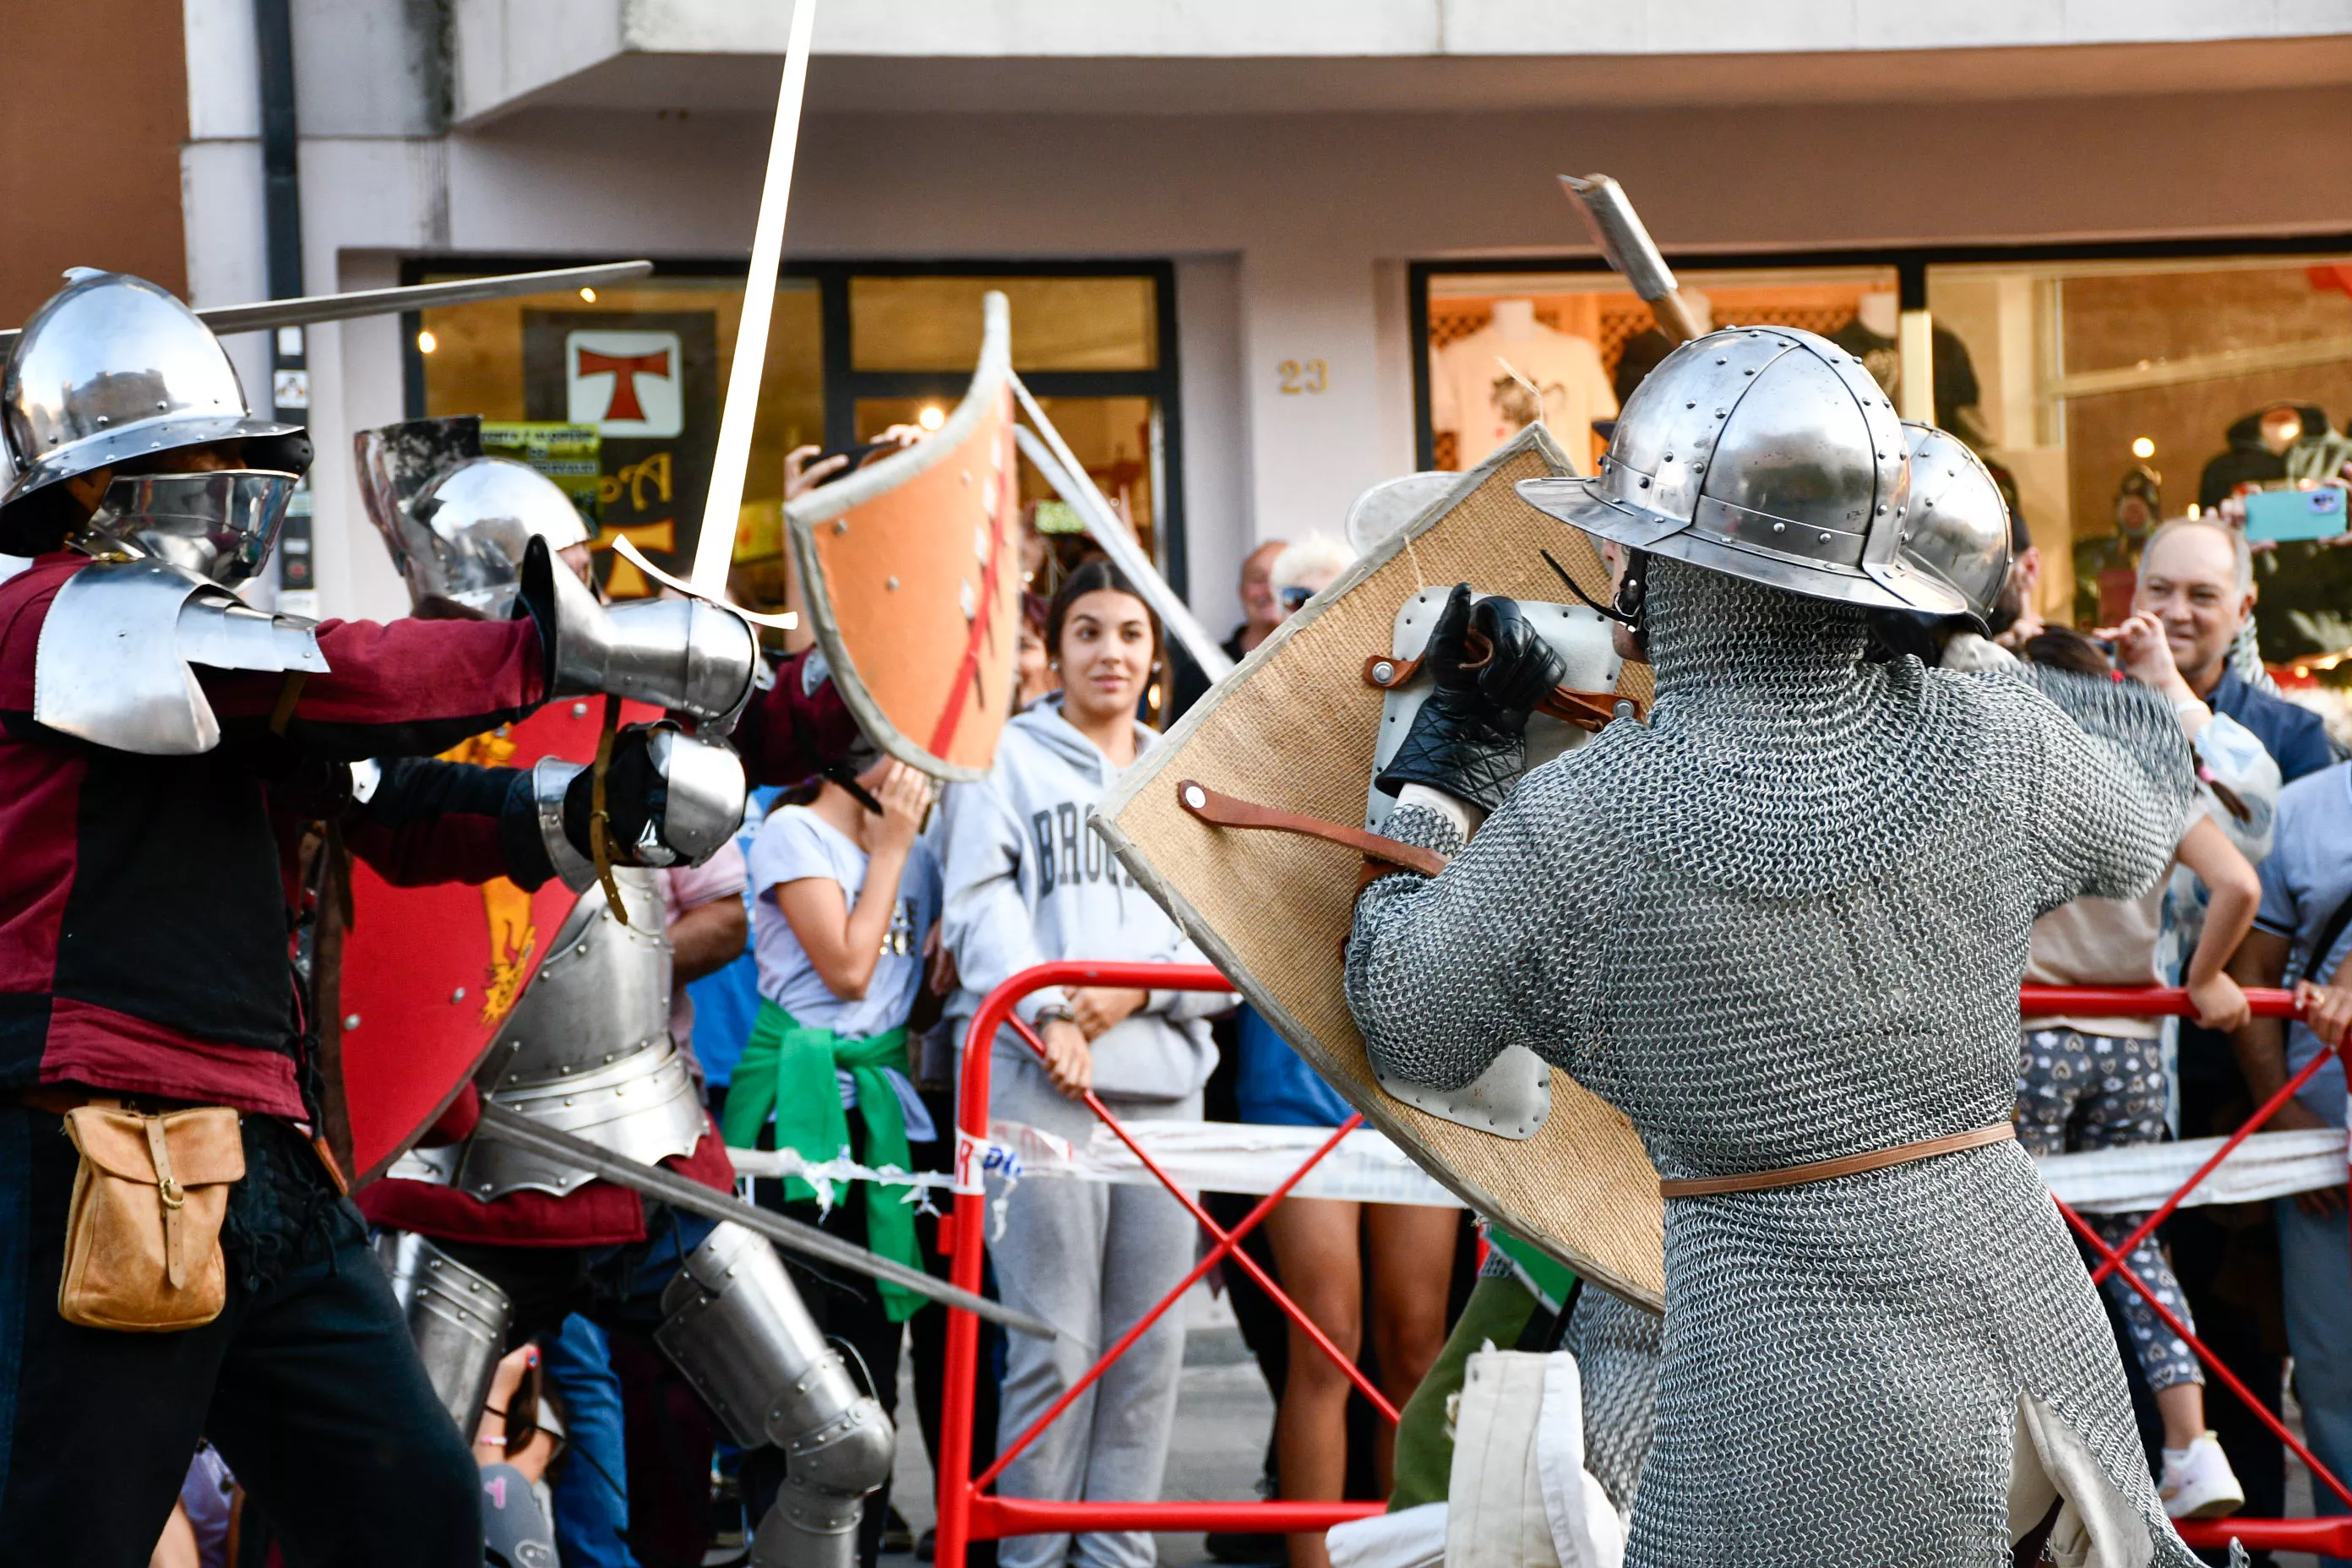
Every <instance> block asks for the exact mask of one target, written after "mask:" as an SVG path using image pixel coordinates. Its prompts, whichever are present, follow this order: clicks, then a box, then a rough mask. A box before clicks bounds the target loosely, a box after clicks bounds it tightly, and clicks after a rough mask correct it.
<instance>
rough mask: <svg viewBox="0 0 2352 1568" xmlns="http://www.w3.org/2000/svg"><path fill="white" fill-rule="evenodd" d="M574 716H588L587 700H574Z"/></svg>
mask: <svg viewBox="0 0 2352 1568" xmlns="http://www.w3.org/2000/svg"><path fill="white" fill-rule="evenodd" d="M572 717H573V718H574V719H585V718H586V717H588V704H586V703H585V702H574V703H573V704H572Z"/></svg>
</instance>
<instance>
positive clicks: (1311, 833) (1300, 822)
mask: <svg viewBox="0 0 2352 1568" xmlns="http://www.w3.org/2000/svg"><path fill="white" fill-rule="evenodd" d="M1176 804H1177V805H1180V806H1181V807H1183V808H1184V810H1185V811H1186V812H1187V813H1189V814H1190V815H1192V816H1197V817H1199V818H1200V819H1201V820H1202V822H1206V823H1210V824H1212V825H1213V826H1218V827H1263V828H1268V829H1271V830H1273V831H1275V832H1277V833H1297V834H1303V835H1305V836H1306V837H1309V838H1320V839H1323V840H1324V841H1325V842H1327V843H1331V844H1338V845H1340V846H1342V847H1346V848H1349V849H1353V850H1355V851H1357V852H1358V853H1359V854H1361V855H1362V856H1363V857H1364V858H1366V859H1369V860H1378V861H1381V862H1382V863H1384V864H1386V865H1390V866H1402V868H1405V869H1406V870H1408V871H1418V872H1420V873H1421V874H1422V875H1423V876H1424V877H1434V876H1436V875H1437V874H1438V873H1439V872H1440V871H1443V870H1444V869H1445V862H1446V857H1445V856H1444V855H1441V854H1439V853H1438V852H1437V851H1436V850H1434V849H1423V848H1422V847H1420V846H1419V845H1416V844H1407V843H1405V842H1404V841H1403V840H1402V839H1398V838H1390V837H1384V836H1383V835H1381V834H1378V833H1373V832H1370V831H1369V830H1367V829H1365V828H1361V827H1342V826H1339V824H1338V823H1336V822H1325V821H1324V820H1322V818H1320V817H1315V816H1307V815H1305V814H1304V813H1302V812H1296V811H1285V810H1283V809H1282V808H1280V807H1279V806H1272V805H1257V804H1256V803H1255V802H1254V801H1246V800H1241V799H1237V798H1236V797H1234V796H1233V795H1222V794H1220V793H1218V792H1217V791H1215V790H1213V789H1211V788H1210V787H1209V786H1208V785H1206V784H1196V783H1194V782H1193V781H1192V780H1191V779H1184V780H1182V781H1181V782H1180V783H1179V784H1177V785H1176Z"/></svg>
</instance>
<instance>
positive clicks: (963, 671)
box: [924, 393, 1013, 757]
mask: <svg viewBox="0 0 2352 1568" xmlns="http://www.w3.org/2000/svg"><path fill="white" fill-rule="evenodd" d="M1011 395H1012V394H1010V393H1007V394H1005V396H1006V397H1008V398H1009V397H1011ZM1012 439H1013V429H1012V424H1011V421H1010V420H1009V419H1008V420H1007V421H1006V423H1005V426H1004V429H1003V432H1002V433H1001V434H1000V435H999V437H998V441H999V442H1000V443H1001V444H1010V443H1011V441H1012ZM1000 471H1001V472H1003V473H1005V474H1010V473H1011V472H1012V465H1011V464H1010V463H1007V464H1005V465H1004V467H1003V469H1001V470H1000ZM1012 491H1013V486H1012V483H1011V481H1010V480H1009V479H1008V480H1007V481H1006V482H1005V483H1004V484H1003V486H1002V487H1001V488H1000V489H999V490H998V494H997V501H996V509H997V510H996V514H995V515H994V516H992V517H991V518H990V519H989V520H988V560H987V561H986V562H985V563H983V564H982V568H981V574H980V612H979V614H977V615H975V616H972V618H971V633H970V634H969V635H968V636H967V637H965V638H964V645H963V662H962V663H961V664H959V665H958V666H956V674H955V681H954V683H953V684H952V685H950V687H949V688H948V700H947V706H946V707H945V708H944V709H942V710H940V721H939V723H938V724H937V725H935V726H934V727H933V728H932V730H931V739H930V743H929V745H928V746H927V747H925V748H924V749H925V750H927V751H929V752H930V753H931V755H933V756H935V757H944V756H946V755H947V754H948V748H949V747H950V746H951V745H953V744H954V743H955V732H956V726H957V725H959V724H961V723H962V722H963V710H964V708H965V706H966V702H967V700H968V699H969V698H970V697H971V683H972V682H973V681H974V680H976V679H979V678H980V647H981V644H982V642H984V641H986V640H987V637H988V632H989V627H990V626H991V625H992V621H993V618H994V616H995V615H996V582H997V576H998V574H999V573H1000V571H1001V570H1002V569H1003V561H1004V510H1005V504H1006V501H1007V500H1008V499H1009V498H1010V496H1011V495H1012Z"/></svg>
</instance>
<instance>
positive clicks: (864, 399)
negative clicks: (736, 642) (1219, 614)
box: [404, 260, 1183, 641]
mask: <svg viewBox="0 0 2352 1568" xmlns="http://www.w3.org/2000/svg"><path fill="white" fill-rule="evenodd" d="M552 264H553V263H549V265H552ZM508 265H520V264H516V263H508ZM486 269H487V268H479V267H465V266H461V265H459V264H457V263H455V262H451V261H446V260H443V261H435V262H422V261H420V262H413V263H411V264H410V265H409V266H408V267H407V268H405V269H404V271H405V280H407V281H410V282H426V281H435V280H439V279H449V278H458V277H466V276H474V275H478V274H479V273H480V272H481V271H483V270H486ZM991 289H1001V290H1002V291H1003V293H1004V294H1005V295H1006V296H1007V298H1008V300H1009V303H1010V305H1011V309H1012V318H1013V361H1014V364H1015V366H1016V368H1017V369H1018V370H1019V371H1020V373H1021V374H1022V376H1023V378H1024V381H1025V382H1026V383H1027V384H1028V385H1029V388H1030V390H1031V391H1032V392H1033V393H1034V395H1036V397H1037V399H1038V401H1039V403H1040V404H1041V405H1043V406H1044V407H1045V409H1046V410H1047V412H1048V416H1050V417H1051V418H1052V419H1053V420H1054V421H1055V424H1056V426H1058V427H1059V428H1060V430H1061V431H1062V434H1063V436H1064V437H1066V439H1067V440H1068V442H1069V444H1070V447H1071V449H1072V451H1073V453H1074V454H1075V455H1076V458H1077V459H1078V461H1079V463H1080V464H1081V465H1082V466H1083V467H1084V468H1086V469H1087V473H1088V474H1089V475H1090V476H1092V478H1093V479H1094V481H1095V483H1096V485H1097V487H1099V488H1100V489H1102V491H1103V493H1104V494H1105V495H1106V496H1107V497H1108V499H1109V500H1111V502H1112V504H1113V505H1114V506H1115V507H1117V508H1118V509H1119V510H1120V511H1121V512H1122V514H1123V515H1125V516H1126V517H1127V518H1128V519H1129V521H1130V522H1131V524H1132V526H1133V527H1134V529H1135V531H1136V532H1137V534H1138V536H1139V538H1140V539H1141V541H1142V542H1143V544H1144V546H1145V548H1146V549H1147V550H1148V551H1150V552H1151V553H1152V555H1153V557H1154V558H1155V559H1156V560H1157V561H1158V562H1159V563H1160V570H1161V571H1162V573H1163V574H1166V575H1167V576H1168V577H1169V579H1170V580H1171V582H1172V583H1173V584H1176V585H1177V587H1178V588H1179V590H1180V591H1181V588H1182V585H1183V542H1182V532H1181V505H1180V501H1181V497H1180V495H1179V493H1178V485H1177V482H1176V479H1175V475H1176V473H1177V463H1176V461H1175V457H1174V454H1175V453H1176V451H1177V450H1178V447H1177V432H1176V428H1175V418H1174V410H1175V408H1176V399H1175V390H1176V367H1175V364H1174V363H1173V354H1172V353H1171V343H1172V341H1173V322H1174V319H1175V318H1174V309H1175V302H1174V299H1173V295H1172V273H1171V269H1170V268H1168V267H1167V266H1166V265H1165V264H1162V263H1138V264H1130V265H1103V264H1092V263H1070V262H1054V263H1045V264H1039V265H1035V266H1032V267H1028V268H1008V269H1005V270H1003V271H1002V272H998V271H992V270H990V269H988V268H982V267H961V268H938V267H934V266H930V265H928V264H925V265H914V266H910V265H906V264H895V263H872V264H824V265H817V266H812V267H808V268H795V269H794V273H793V276H789V277H787V278H785V279H783V280H782V282H781V284H780V285H779V288H778V292H777V297H776V310H775V318H774V325H773V328H772V332H771V335H770V338H769V346H768V357H767V363H766V368H765V371H764V374H763V375H762V378H761V396H760V411H759V420H758V423H757V424H756V426H754V429H753V436H752V450H751V474H750V479H749V482H748V484H747V485H746V488H745V493H744V500H743V505H742V509H741V510H740V514H739V517H738V523H737V531H736V540H735V554H734V562H735V569H734V574H733V590H734V592H735V594H736V595H737V596H738V597H739V599H740V601H741V602H742V603H744V604H747V605H755V606H758V607H761V608H767V609H781V608H787V607H794V605H795V599H796V595H795V594H794V591H793V585H792V583H791V579H790V572H789V567H788V563H787V561H786V558H785V552H784V550H783V544H782V499H783V464H784V457H785V454H787V453H788V452H790V451H792V450H793V448H795V447H803V446H815V447H821V448H822V449H824V451H827V452H837V451H846V450H849V449H852V448H854V447H859V446H862V445H863V444H865V443H866V442H867V441H870V440H872V439H873V438H874V437H877V436H878V435H879V434H881V432H882V431H883V430H884V429H885V428H887V426H891V425H897V424H907V425H913V426H917V427H919V428H926V427H929V426H932V425H935V424H936V423H937V422H939V421H940V420H943V419H944V418H945V416H946V415H947V414H948V413H949V412H950V410H952V409H953V408H954V406H955V404H956V401H957V399H959V398H960V397H961V395H963V392H964V389H965V386H966V384H967V383H968V381H969V378H970V376H971V368H972V365H973V363H974V362H975V361H976V360H977V358H978V356H979V353H980V338H981V322H982V297H983V296H984V295H985V294H986V293H987V292H988V291H990V290H991ZM741 305H742V278H741V273H740V269H736V270H730V269H729V268H724V267H719V266H711V267H708V268H692V267H683V266H681V267H677V268H673V267H670V266H667V265H666V266H665V267H664V268H663V269H662V270H661V271H660V272H657V273H656V275H655V276H653V277H651V278H646V279H638V280H635V281H632V282H629V283H625V284H617V285H612V286H608V287H604V288H599V289H583V290H577V291H572V292H567V293H562V294H553V295H539V296H530V297H526V298H521V299H515V300H493V301H488V302H484V303H479V304H471V305H458V306H452V307H448V308H446V309H442V310H427V311H424V312H421V313H419V314H416V315H413V316H411V317H410V318H409V319H408V321H407V325H406V330H407V331H408V334H409V343H408V348H407V365H408V405H409V411H410V413H411V415H412V416H424V415H436V416H439V415H457V414H479V415H481V416H484V418H485V419H486V421H488V422H490V424H489V426H488V428H487V429H486V439H487V440H488V443H489V444H490V447H491V449H493V450H495V451H498V452H499V453H501V454H503V455H509V456H513V457H517V458H521V459H522V460H524V461H527V462H530V463H532V464H534V465H535V466H537V467H539V468H541V470H542V471H543V472H546V473H548V474H549V475H550V476H551V478H554V479H556V481H557V482H558V483H559V484H562V485H563V486H565V488H566V489H568V490H570V491H572V494H573V496H574V499H575V500H577V501H578V502H579V504H580V505H581V508H582V510H583V513H584V514H586V515H587V516H588V517H589V518H590V520H591V521H592V522H593V524H594V525H595V526H596V529H597V535H596V541H597V562H598V571H599V573H600V574H603V575H604V577H605V579H606V581H607V584H608V586H609V587H610V588H611V590H612V591H613V592H614V594H615V595H618V596H622V597H628V596H632V595H641V594H643V593H646V592H647V591H648V590H649V586H650V585H649V584H647V583H646V582H645V580H644V579H643V577H642V576H641V575H640V574H638V573H637V572H636V571H635V569H634V568H631V567H630V566H629V565H628V564H627V563H625V562H622V561H619V560H618V559H617V557H615V556H614V553H613V551H612V542H613V540H614V539H615V538H617V537H620V536H622V535H626V536H627V537H628V538H629V539H630V540H631V542H634V543H635V544H636V545H637V546H638V548H640V549H642V550H644V551H645V552H646V554H647V555H649V556H650V557H651V558H652V559H653V561H654V562H655V563H656V564H657V565H660V566H663V567H665V568H667V569H668V570H671V571H675V572H677V573H678V574H681V575H683V574H686V573H687V572H688V570H689V569H690V567H691V564H692V562H693V557H694V550H695V542H696V538H697V535H698V531H699V525H700V521H701V517H702V510H703V502H704V497H705V493H706V486H707V484H708V479H709V465H710V460H711V455H712V452H713V451H714V449H715V447H716V444H717V440H718V432H719V408H720V403H721V400H722V399H723V396H724V394H725V387H726V383H727V377H728V374H729V373H730V369H731V366H732V363H733V358H734V344H735V333H736V330H737V323H738V321H739V320H740V313H741ZM1021 482H1022V498H1023V500H1024V502H1027V503H1032V504H1033V505H1034V503H1035V502H1038V501H1041V500H1049V499H1050V497H1051V494H1052V492H1051V491H1050V490H1049V489H1047V487H1046V486H1045V482H1044V480H1043V479H1042V477H1041V476H1039V475H1038V473H1037V472H1036V471H1035V470H1034V468H1031V467H1030V466H1029V465H1028V464H1026V463H1024V464H1023V465H1022V466H1021ZM1055 518H1056V520H1057V521H1058V514H1055ZM1049 543H1051V544H1052V545H1053V548H1052V549H1050V550H1049V551H1048V552H1046V555H1045V562H1046V564H1045V566H1044V567H1043V568H1042V576H1041V578H1040V580H1039V581H1037V582H1036V583H1035V584H1034V586H1036V587H1037V588H1038V590H1039V591H1041V592H1045V591H1050V590H1051V588H1052V586H1053V584H1054V583H1055V581H1056V580H1057V576H1058V573H1059V570H1060V568H1061V567H1062V566H1063V565H1064V564H1066V562H1067V561H1068V560H1074V559H1075V558H1076V556H1077V555H1078V554H1080V553H1082V552H1084V551H1085V549H1086V548H1087V544H1086V542H1085V540H1084V539H1083V537H1080V536H1075V535H1073V536H1068V537H1061V536H1056V537H1055V539H1053V540H1051V541H1049ZM794 640H795V641H797V640H801V639H799V638H797V637H796V638H795V639H794Z"/></svg>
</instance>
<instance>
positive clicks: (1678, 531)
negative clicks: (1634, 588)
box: [1518, 478, 1969, 616]
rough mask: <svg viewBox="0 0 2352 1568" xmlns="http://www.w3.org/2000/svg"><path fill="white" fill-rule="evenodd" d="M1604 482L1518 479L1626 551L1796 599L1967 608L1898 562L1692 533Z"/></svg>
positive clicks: (1522, 489) (1524, 488)
mask: <svg viewBox="0 0 2352 1568" xmlns="http://www.w3.org/2000/svg"><path fill="white" fill-rule="evenodd" d="M1603 482H1604V481H1603V480H1602V479H1599V478H1594V479H1521V480H1520V481H1519V483H1518V492H1519V499H1520V500H1524V501H1526V502H1527V503H1528V505H1529V506H1531V507H1534V508H1535V509H1536V510H1538V511H1540V512H1542V513H1544V514H1545V515H1546V516H1548V517H1552V518H1557V519H1558V520H1559V521H1562V522H1565V523H1568V524H1570V526H1572V527H1575V528H1580V529H1582V530H1583V531H1585V532H1587V533H1590V534H1592V535H1594V536H1595V537H1597V538H1601V539H1606V540H1609V541H1611V542H1614V543H1617V544H1622V545H1623V546H1625V547H1626V548H1627V549H1629V550H1646V551H1648V552H1651V553H1652V554H1655V555H1664V556H1665V557H1666V558H1668V559H1669V560H1674V561H1682V562H1686V563H1689V564H1691V565H1693V566H1699V567H1704V568H1706V570H1708V571H1711V572H1721V573H1724V574H1727V575H1730V576H1734V577H1744V578H1746V579H1748V581H1750V582H1756V583H1762V584H1765V585H1766V586H1768V587H1774V588H1780V589H1781V590H1783V591H1785V592H1787V593H1790V594H1795V595H1799V596H1801V597H1802V598H1808V599H1821V600H1824V601H1826V602H1828V603H1831V604H1840V605H1859V606H1861V607H1863V608H1864V609H1874V610H1906V611H1911V612H1914V613H1916V614H1919V615H1928V616H1965V615H1967V614H1969V602H1968V600H1967V599H1966V598H1964V597H1962V596H1961V595H1960V594H1959V593H1958V591H1957V590H1956V589H1954V588H1953V587H1952V586H1951V585H1950V584H1946V583H1942V582H1939V581H1937V580H1936V579H1934V578H1931V577H1928V576H1926V575H1924V574H1921V573H1919V572H1917V571H1915V570H1913V569H1912V568H1911V567H1909V566H1908V565H1906V563H1903V562H1902V561H1900V560H1895V561H1889V562H1885V563H1875V562H1874V563H1865V564H1864V565H1862V566H1859V567H1842V566H1835V565H1831V564H1828V563H1823V562H1821V561H1819V560H1812V559H1804V558H1799V557H1795V556H1784V555H1781V554H1780V553H1778V552H1773V551H1769V550H1750V549H1746V548H1743V547H1741V546H1739V545H1737V544H1729V543H1725V542H1719V541H1717V540H1714V539H1709V538H1707V537H1706V536H1704V535H1702V534H1700V533H1698V532H1696V530H1695V528H1694V526H1693V523H1692V522H1691V521H1689V520H1686V519H1683V518H1677V517H1669V516H1664V515H1662V514H1660V513H1657V512H1654V511H1649V510H1643V509H1642V508H1640V507H1634V506H1628V505H1627V504H1625V503H1624V502H1623V501H1621V500H1616V499H1615V498H1613V497H1612V496H1609V495H1607V494H1604V493H1603V492H1602V490H1601V485H1602V484H1603Z"/></svg>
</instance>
